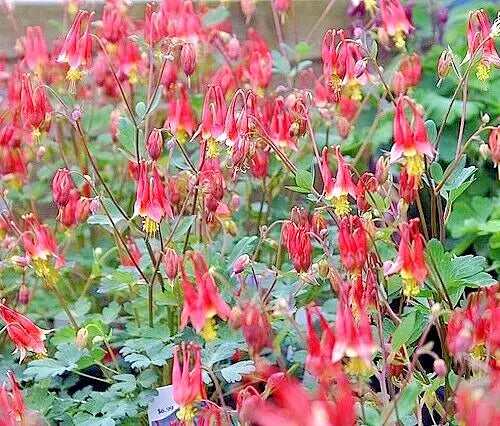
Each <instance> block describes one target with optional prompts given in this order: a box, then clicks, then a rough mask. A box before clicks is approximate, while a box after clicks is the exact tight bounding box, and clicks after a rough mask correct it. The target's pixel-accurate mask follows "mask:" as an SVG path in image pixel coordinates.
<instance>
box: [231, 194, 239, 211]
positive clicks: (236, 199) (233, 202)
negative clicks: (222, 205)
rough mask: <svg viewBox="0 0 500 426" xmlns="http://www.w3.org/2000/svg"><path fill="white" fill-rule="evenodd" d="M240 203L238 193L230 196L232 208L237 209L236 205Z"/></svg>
mask: <svg viewBox="0 0 500 426" xmlns="http://www.w3.org/2000/svg"><path fill="white" fill-rule="evenodd" d="M240 204H241V198H240V196H239V195H238V194H233V197H232V198H231V207H232V208H233V210H238V207H239V206H240Z"/></svg>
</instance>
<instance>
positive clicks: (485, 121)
mask: <svg viewBox="0 0 500 426" xmlns="http://www.w3.org/2000/svg"><path fill="white" fill-rule="evenodd" d="M489 122H490V116H489V114H487V113H484V114H483V115H482V116H481V123H483V124H488V123H489Z"/></svg>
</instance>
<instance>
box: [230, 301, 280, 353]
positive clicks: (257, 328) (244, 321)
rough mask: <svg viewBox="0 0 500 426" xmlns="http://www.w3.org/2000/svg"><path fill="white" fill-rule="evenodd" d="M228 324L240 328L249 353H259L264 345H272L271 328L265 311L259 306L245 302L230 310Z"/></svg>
mask: <svg viewBox="0 0 500 426" xmlns="http://www.w3.org/2000/svg"><path fill="white" fill-rule="evenodd" d="M230 324H231V326H232V327H234V328H240V327H241V332H242V333H243V337H244V339H245V342H246V343H247V345H248V346H249V348H250V350H251V353H252V354H254V355H259V354H260V351H261V350H262V349H263V348H265V347H271V346H272V341H271V337H272V329H271V323H270V322H269V318H268V316H267V313H266V312H265V311H264V309H263V308H262V307H261V306H258V305H256V304H254V303H253V302H247V303H245V304H244V305H243V306H241V308H240V307H236V308H234V309H233V310H232V311H231V317H230Z"/></svg>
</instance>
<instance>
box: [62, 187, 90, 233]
mask: <svg viewBox="0 0 500 426" xmlns="http://www.w3.org/2000/svg"><path fill="white" fill-rule="evenodd" d="M89 214H90V199H89V198H87V197H84V196H82V195H81V194H80V191H78V189H76V188H72V189H71V190H70V191H69V198H68V202H67V203H66V205H65V206H64V207H62V208H61V209H60V210H59V215H58V219H59V221H60V222H61V223H62V224H63V225H64V226H66V227H68V228H70V227H72V226H75V225H78V224H80V223H82V222H84V221H85V220H87V218H88V216H89Z"/></svg>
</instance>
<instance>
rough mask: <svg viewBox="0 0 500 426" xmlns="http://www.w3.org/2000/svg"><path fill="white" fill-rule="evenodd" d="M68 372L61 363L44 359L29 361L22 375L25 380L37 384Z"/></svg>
mask: <svg viewBox="0 0 500 426" xmlns="http://www.w3.org/2000/svg"><path fill="white" fill-rule="evenodd" d="M68 370H69V368H68V367H67V366H66V365H65V364H64V363H63V362H62V361H58V360H55V359H53V358H44V359H37V360H35V361H31V362H30V363H29V364H28V367H27V368H26V370H24V373H23V374H24V377H25V378H26V379H29V380H35V381H37V382H38V381H40V380H43V379H46V378H47V377H56V376H58V375H60V374H63V373H64V372H66V371H68Z"/></svg>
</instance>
